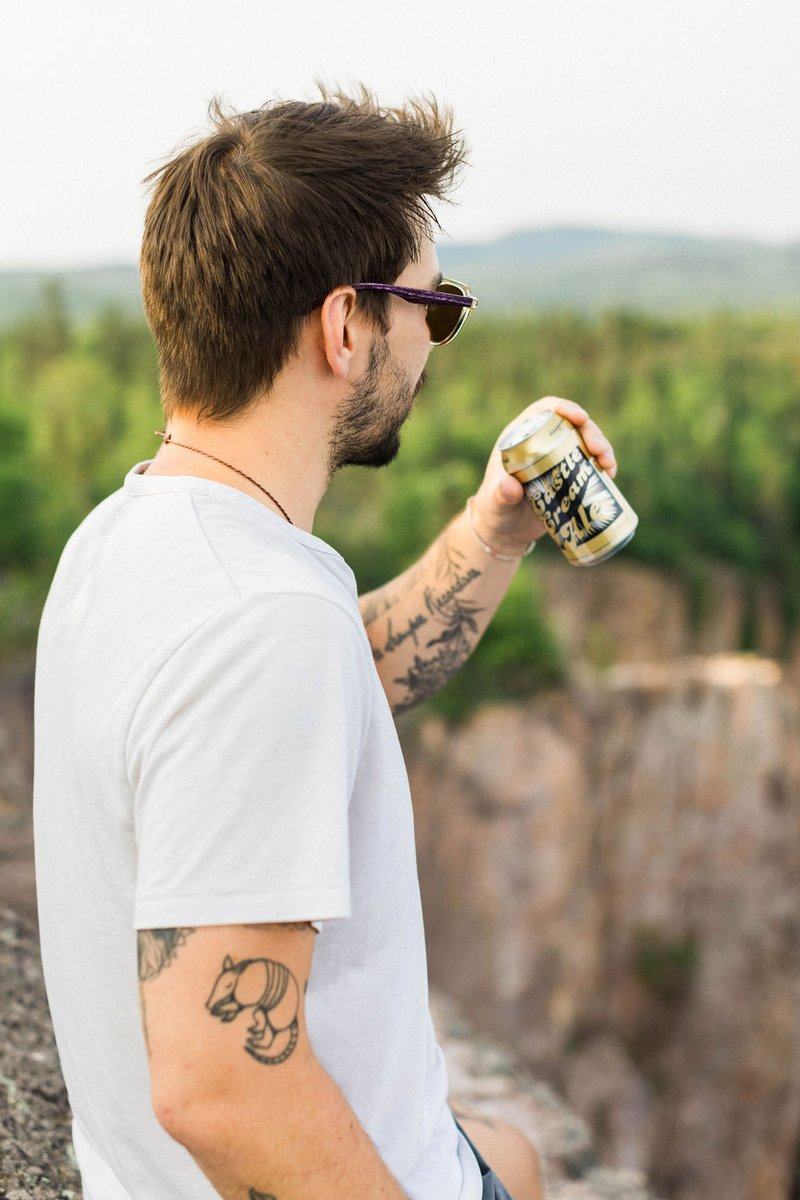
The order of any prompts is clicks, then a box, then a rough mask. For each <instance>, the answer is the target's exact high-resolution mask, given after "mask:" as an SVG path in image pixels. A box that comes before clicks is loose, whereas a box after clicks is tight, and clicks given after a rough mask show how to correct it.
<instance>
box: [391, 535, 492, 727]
mask: <svg viewBox="0 0 800 1200" xmlns="http://www.w3.org/2000/svg"><path fill="white" fill-rule="evenodd" d="M462 558H463V556H462V555H461V554H460V553H459V551H457V550H454V549H452V548H451V547H449V546H448V545H447V544H445V545H444V547H443V549H442V553H441V556H440V559H439V562H438V564H437V567H438V569H437V575H438V577H439V579H440V580H441V581H442V583H443V584H444V585H445V586H444V587H426V588H425V591H424V593H423V595H424V599H425V607H426V609H427V616H426V615H425V614H420V615H419V617H417V618H414V620H412V621H410V622H409V626H408V629H409V630H412V629H413V631H414V641H415V643H416V644H418V643H417V638H416V628H419V625H421V624H427V623H428V621H429V620H431V621H433V622H434V623H435V624H437V625H438V626H439V627H440V630H441V632H440V633H439V634H438V636H437V637H432V638H429V639H428V640H427V641H426V643H425V648H426V649H428V650H429V649H431V647H438V649H437V650H436V651H435V653H433V654H429V655H427V656H426V655H424V654H415V655H414V662H413V664H412V665H411V667H410V668H409V669H408V672H407V673H406V674H405V675H400V676H398V677H397V678H395V679H394V681H393V682H394V683H399V684H401V685H402V686H403V687H405V688H406V693H407V694H406V695H405V696H404V697H402V698H401V699H400V700H399V701H398V702H397V703H395V704H394V705H393V711H394V713H395V715H397V714H399V713H402V712H406V710H407V709H409V708H413V707H414V705H415V704H419V703H420V702H421V701H422V700H426V699H427V698H428V697H429V696H432V695H434V693H435V692H438V691H439V689H440V688H441V687H442V686H443V685H444V684H445V683H447V681H448V679H450V678H451V677H452V676H453V675H455V673H456V672H457V671H458V669H459V667H460V666H461V665H462V663H464V662H465V661H466V659H467V658H469V656H470V654H471V653H472V649H473V647H474V645H475V642H476V641H477V640H478V637H479V636H480V630H479V628H478V622H477V621H476V620H475V617H476V615H477V614H478V613H480V612H481V611H482V609H481V608H479V607H478V606H477V605H475V604H470V603H468V602H467V601H465V600H462V599H461V598H460V596H461V592H463V591H464V589H465V588H467V587H469V585H470V584H471V583H472V581H473V580H474V579H478V578H479V577H480V575H481V572H480V571H478V570H477V569H476V568H475V567H465V566H464V565H463V562H462V561H460V560H461V559H462ZM414 621H417V622H418V624H417V626H416V628H414ZM470 634H471V635H473V640H470V637H469V635H470ZM406 636H409V634H406Z"/></svg>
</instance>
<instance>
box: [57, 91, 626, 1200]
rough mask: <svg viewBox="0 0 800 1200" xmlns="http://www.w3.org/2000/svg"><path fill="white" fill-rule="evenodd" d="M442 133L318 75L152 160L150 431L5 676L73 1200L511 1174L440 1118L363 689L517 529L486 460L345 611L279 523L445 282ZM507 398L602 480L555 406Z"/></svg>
mask: <svg viewBox="0 0 800 1200" xmlns="http://www.w3.org/2000/svg"><path fill="white" fill-rule="evenodd" d="M463 157H464V149H463V145H462V143H461V141H460V139H459V137H458V136H457V135H456V134H455V133H454V132H453V128H452V119H451V117H450V115H449V114H448V113H442V112H441V111H439V110H438V109H437V107H436V105H435V104H434V103H433V102H430V103H413V104H410V105H408V106H406V107H405V108H403V109H400V110H392V111H386V110H382V109H380V108H379V107H378V106H377V105H376V103H375V102H374V101H373V100H372V99H371V97H369V96H368V95H367V94H365V93H363V94H361V95H360V96H359V97H357V98H356V99H350V98H348V97H346V96H342V95H338V94H336V95H324V96H323V100H322V102H321V103H318V104H301V103H293V102H288V103H280V104H274V105H271V106H267V107H265V108H264V109H263V110H258V111H256V112H251V113H245V114H241V115H234V116H226V115H225V114H223V113H222V112H221V111H220V110H219V109H215V110H214V129H213V131H212V133H211V134H210V135H209V136H208V137H206V138H204V139H202V140H201V141H199V142H198V143H197V144H195V145H193V146H190V147H189V148H188V149H185V150H183V151H182V152H181V153H180V154H178V155H177V156H176V157H175V158H173V159H172V160H171V161H170V162H169V163H167V165H166V166H165V167H164V168H162V170H161V171H159V172H157V173H156V177H155V188H154V195H153V198H152V201H151V204H150V207H149V209H148V213H147V218H146V224H145V233H144V241H143V248H142V260H141V267H142V282H143V294H144V299H145V306H146V311H147V315H148V320H149V322H150V325H151V328H152V330H153V334H154V336H155V339H156V342H157V345H158V349H159V356H160V366H161V384H162V399H163V404H164V409H165V413H166V418H167V428H166V431H165V432H164V441H163V444H162V445H161V447H160V448H159V450H158V453H157V454H156V455H155V457H154V458H153V459H152V461H149V462H146V463H140V464H139V465H138V466H137V467H135V468H133V469H132V470H131V472H130V473H129V474H128V476H127V477H126V479H125V483H124V487H123V488H122V489H121V490H120V491H119V492H117V493H115V494H114V495H113V496H111V497H109V498H108V499H107V500H106V501H105V502H104V503H103V504H101V505H100V506H99V507H98V508H97V509H95V511H94V512H93V513H91V514H90V515H89V517H88V518H87V519H86V521H85V522H84V523H83V524H82V526H81V527H80V529H79V530H78V531H77V532H76V534H75V535H73V538H72V539H71V541H70V543H69V545H68V547H67V549H66V550H65V552H64V555H63V557H62V560H61V563H60V565H59V568H58V572H57V574H56V577H55V580H54V582H53V586H52V589H51V593H50V596H49V598H48V603H47V607H46V611H45V614H44V616H43V620H42V627H41V634H40V644H39V657H38V662H37V701H36V704H37V709H36V722H37V724H36V739H37V741H36V745H37V761H36V785H35V809H34V821H35V837H36V856H37V881H38V894H39V909H40V924H41V942H42V955H43V962H44V967H45V979H46V983H47V989H48V998H49V1002H50V1008H51V1012H52V1016H53V1022H54V1027H55V1032H56V1038H57V1042H58V1047H59V1053H60V1057H61V1063H62V1067H63V1072H64V1077H65V1080H66V1083H67V1087H68V1091H69V1098H70V1103H71V1107H72V1112H73V1117H74V1122H73V1140H74V1145H75V1150H76V1154H77V1158H78V1162H79V1165H80V1168H81V1172H82V1176H83V1184H84V1195H85V1196H86V1198H87V1200H190V1198H191V1200H203V1198H206V1197H208V1198H209V1200H210V1198H211V1197H215V1196H222V1197H224V1198H225V1200H245V1198H249V1200H254V1198H255V1200H258V1198H261V1200H263V1198H265V1197H272V1198H273V1200H332V1198H333V1197H337V1198H340V1197H344V1196H347V1197H364V1198H367V1197H375V1198H377V1197H384V1198H385V1200H399V1198H400V1197H410V1198H411V1200H478V1198H479V1197H482V1196H484V1197H485V1196H498V1197H507V1196H508V1195H509V1194H511V1195H513V1196H514V1198H515V1200H533V1198H534V1197H536V1196H538V1195H539V1194H540V1191H539V1182H538V1174H537V1162H536V1156H535V1153H534V1151H533V1149H532V1147H531V1146H530V1144H529V1143H528V1142H527V1141H526V1139H524V1138H523V1137H522V1135H521V1134H520V1133H519V1132H518V1131H515V1130H513V1129H512V1128H511V1127H510V1126H505V1125H502V1124H501V1123H495V1124H494V1125H493V1126H492V1125H491V1124H486V1123H484V1122H482V1121H481V1119H480V1114H468V1113H464V1114H461V1120H460V1125H457V1124H456V1121H455V1119H454V1115H453V1113H452V1112H451V1110H450V1109H449V1107H448V1104H447V1075H446V1069H445V1065H444V1061H443V1058H442V1054H441V1051H440V1049H439V1047H438V1046H437V1044H436V1040H435V1036H434V1032H433V1028H432V1025H431V1020H430V1013H429V1008H428V989H427V968H426V960H425V945H424V934H423V925H422V915H421V911H420V902H419V886H418V881H417V871H416V858H415V850H414V840H413V817H412V809H411V803H410V797H409V793H408V784H407V779H406V774H405V769H404V765H403V761H402V755H401V752H400V749H399V745H398V742H397V736H396V733H395V729H394V724H393V721H392V715H391V709H394V711H396V712H399V711H402V710H404V709H406V708H409V707H410V706H411V705H413V704H415V703H417V702H418V701H420V700H422V699H424V698H425V697H426V696H428V695H430V694H432V692H434V691H435V690H436V689H437V688H439V687H440V686H442V684H444V683H445V682H446V680H447V679H448V678H449V677H450V676H451V675H452V674H453V673H454V672H455V671H456V670H457V669H458V667H459V666H460V664H461V662H463V660H464V659H465V658H466V656H467V655H468V654H469V653H470V652H471V650H472V649H473V648H474V646H475V643H476V642H477V640H478V638H479V637H480V634H481V632H482V631H483V629H484V628H485V627H486V625H487V623H488V621H489V619H490V617H491V615H492V613H493V612H494V610H495V608H496V607H497V605H498V603H499V601H500V599H501V598H502V596H503V594H504V592H505V590H506V588H507V586H508V584H509V581H510V579H511V577H512V576H513V573H514V571H515V569H516V567H517V565H518V563H519V560H520V557H521V555H522V552H523V549H524V547H526V545H527V543H529V542H530V541H531V540H532V539H535V538H537V537H539V536H540V535H541V533H542V532H543V531H542V528H541V526H540V525H539V524H538V522H537V521H536V520H535V519H534V517H533V516H532V513H531V511H530V509H529V508H528V506H527V505H526V504H525V503H523V502H522V492H521V488H520V486H519V485H518V484H517V482H516V481H515V480H514V479H512V478H510V477H508V476H506V475H505V472H504V471H503V469H502V466H501V464H500V461H499V455H498V452H497V450H496V449H495V450H493V451H492V454H491V457H490V460H489V463H488V466H487V469H486V475H485V477H484V480H483V482H482V484H481V487H480V488H479V490H478V492H477V494H476V495H475V497H474V498H473V500H472V503H471V508H470V510H469V512H468V513H467V512H466V511H465V512H464V513H462V514H461V515H459V516H458V517H456V518H455V519H454V520H453V521H452V523H451V524H450V525H449V526H448V528H447V529H446V530H445V531H444V533H443V534H442V535H441V537H440V538H439V539H438V540H437V542H436V543H435V544H434V545H433V546H432V547H431V548H430V549H429V550H428V551H427V553H426V554H425V555H424V556H423V557H422V559H421V560H420V561H419V563H417V564H416V565H415V566H413V567H411V568H410V569H409V570H408V571H406V572H405V574H404V575H402V576H400V578H398V579H397V580H395V581H394V582H393V583H391V584H389V585H388V586H387V587H386V588H382V589H379V590H378V591H377V592H373V593H371V594H370V595H369V596H367V597H365V598H363V599H362V601H361V609H360V613H359V607H358V600H357V596H356V592H355V582H354V579H353V577H352V574H351V572H350V571H349V568H348V567H347V566H346V565H345V563H344V562H343V560H342V559H341V558H340V557H339V555H338V554H337V553H336V551H334V550H333V549H332V548H331V547H330V546H327V545H326V544H325V543H323V542H321V541H320V540H319V539H318V538H316V537H315V536H314V535H313V534H312V532H311V530H312V525H313V519H314V513H315V510H316V508H317V505H318V504H319V501H320V499H321V497H322V495H323V493H324V491H325V489H326V486H327V484H328V482H329V479H330V477H331V474H332V473H333V472H334V471H335V470H336V469H337V468H339V467H341V466H343V465H346V464H348V463H351V464H363V465H374V466H377V465H381V464H383V463H386V462H388V461H389V460H390V459H391V458H392V457H393V456H394V454H395V453H396V451H397V449H398V445H399V429H400V427H401V425H402V423H403V421H404V420H405V419H406V417H407V416H408V414H409V412H410V410H411V407H412V404H413V400H414V397H415V395H416V393H417V392H418V390H419V388H420V386H421V383H422V379H423V373H424V367H425V363H426V360H427V357H428V354H429V353H430V350H431V343H432V340H433V341H434V342H436V343H443V342H444V341H445V340H448V339H449V338H450V337H451V336H452V335H453V333H454V332H455V331H456V325H457V323H458V321H459V318H460V316H461V314H463V313H466V311H467V310H468V308H469V307H470V306H471V304H472V301H471V300H470V298H469V296H468V295H467V294H466V293H465V292H464V290H463V289H460V288H459V287H457V286H455V285H454V286H450V285H447V284H445V283H443V282H442V280H441V274H440V271H439V267H438V263H437V258H436V252H435V248H434V245H433V242H432V240H431V233H432V227H433V224H434V221H433V218H432V214H431V209H430V207H429V205H430V200H431V198H442V197H444V196H445V195H446V194H447V192H448V190H449V188H450V187H451V185H452V181H453V177H454V174H455V172H456V170H457V168H458V166H459V165H460V163H461V162H462V160H463ZM368 284H369V285H375V284H377V285H378V286H377V287H375V286H370V287H367V286H366V285H368ZM386 285H389V290H388V291H387V290H385V289H386ZM440 285H441V288H442V292H441V294H440V295H438V296H433V297H431V296H426V293H429V292H432V291H436V289H437V288H439V287H440ZM453 313H455V317H454V316H453ZM542 403H547V404H550V405H553V404H555V406H556V407H557V408H558V409H559V410H560V411H561V412H563V413H564V414H565V415H566V416H567V417H569V418H570V419H572V420H573V421H575V422H576V423H577V424H578V425H580V426H581V429H582V432H583V435H584V437H585V439H586V441H587V443H588V446H589V448H590V450H591V451H592V452H593V453H594V454H596V455H597V456H598V458H599V460H600V463H601V465H603V466H605V467H607V468H609V469H610V470H611V471H612V472H613V471H614V469H615V464H614V459H613V453H612V451H611V447H610V446H609V444H608V443H607V441H606V440H605V439H604V438H603V436H602V434H601V433H600V431H599V430H598V429H597V427H596V426H595V425H594V424H593V423H592V422H591V421H589V419H588V417H587V415H586V413H585V412H584V411H583V410H582V409H580V408H579V407H578V406H577V405H575V404H572V403H570V402H568V401H561V400H558V401H556V400H552V399H551V400H549V401H546V402H539V404H542ZM533 407H536V406H535V405H534V406H533ZM76 419H80V418H79V415H77V414H76ZM360 614H361V615H360ZM134 930H136V937H135V938H134ZM137 971H138V990H137V974H136V973H137ZM487 1159H488V1161H490V1162H491V1167H493V1168H494V1171H493V1170H492V1169H491V1168H490V1167H489V1166H488V1165H487ZM495 1171H496V1174H495ZM501 1180H502V1183H501V1182H500V1181H501ZM506 1189H508V1190H506Z"/></svg>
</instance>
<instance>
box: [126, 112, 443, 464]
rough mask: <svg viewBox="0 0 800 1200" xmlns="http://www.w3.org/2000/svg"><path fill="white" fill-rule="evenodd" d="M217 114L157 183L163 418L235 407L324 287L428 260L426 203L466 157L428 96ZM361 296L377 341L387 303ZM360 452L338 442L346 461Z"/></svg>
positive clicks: (155, 310) (153, 290)
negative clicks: (399, 102)
mask: <svg viewBox="0 0 800 1200" xmlns="http://www.w3.org/2000/svg"><path fill="white" fill-rule="evenodd" d="M212 119H213V123H214V130H213V132H212V133H211V134H210V135H209V136H207V137H205V138H203V139H202V140H201V141H199V142H196V143H195V144H194V145H192V146H190V147H188V148H187V149H185V150H183V151H182V152H181V153H179V154H178V155H176V156H175V157H174V158H173V159H172V160H171V161H170V162H168V163H167V164H166V165H165V166H164V167H162V168H160V170H158V171H156V172H155V173H154V175H153V176H151V177H150V178H151V179H152V180H153V181H154V192H153V197H152V200H151V202H150V206H149V208H148V211H147V217H146V221H145V232H144V239H143V243H142V255H141V273H142V291H143V296H144V303H145V310H146V313H147V317H148V321H149V323H150V327H151V329H152V331H153V335H154V337H155V340H156V343H157V345H158V350H159V360H160V365H161V381H162V399H163V402H164V407H165V410H166V412H167V415H168V416H172V415H176V414H178V413H181V412H186V413H191V414H193V415H194V416H196V417H202V418H212V419H220V418H224V417H232V416H234V415H236V414H237V413H239V412H242V411H244V410H245V409H246V408H247V407H248V405H249V404H250V403H251V401H253V400H254V399H255V398H256V397H257V396H259V395H262V394H263V393H265V392H267V391H268V390H269V389H270V387H271V386H272V384H273V383H274V381H275V379H276V377H277V375H278V374H279V372H280V371H281V369H282V368H283V367H284V366H285V364H286V363H287V361H288V360H289V359H290V358H291V357H292V355H293V354H295V353H296V351H297V348H298V345H299V341H300V335H301V332H302V330H303V326H304V324H305V322H306V321H307V320H308V317H309V313H310V312H311V311H312V310H313V308H314V306H315V305H316V304H318V303H319V302H321V300H322V299H323V298H324V297H325V296H327V295H328V293H329V292H330V291H331V290H332V289H334V288H336V287H338V286H340V285H345V284H353V283H359V282H364V281H372V282H385V283H393V282H395V280H397V279H398V278H399V277H401V276H402V275H403V273H404V272H405V271H406V270H407V268H408V266H409V264H410V263H412V262H413V261H415V260H420V259H421V258H424V254H425V250H424V247H425V246H426V243H427V242H428V238H429V236H430V234H431V232H432V229H433V228H434V226H435V225H436V218H435V216H434V213H433V210H432V207H431V200H432V199H442V198H445V197H446V196H447V194H448V192H449V191H450V189H451V187H452V184H453V181H454V177H455V174H456V172H457V170H458V168H459V166H460V165H461V164H462V163H463V161H464V156H465V147H464V144H463V141H462V140H461V138H460V136H459V135H458V134H457V133H455V132H454V130H453V121H452V114H451V113H450V112H449V111H446V110H444V111H443V110H440V109H439V107H438V106H437V105H436V103H435V101H433V100H428V101H413V102H410V103H408V104H407V105H405V106H404V107H403V108H397V109H384V108H381V107H379V106H378V104H377V102H376V101H375V100H374V98H373V97H372V96H370V95H369V94H368V93H367V92H365V91H362V92H361V93H360V94H359V95H358V96H357V97H355V98H351V97H348V96H345V95H342V94H341V93H327V92H323V97H322V100H321V101H320V102H319V103H314V104H306V103H301V102H295V101H287V102H276V103H273V104H270V105H267V106H265V107H264V108H262V109H258V110H256V111H254V112H248V113H242V114H225V113H223V111H222V110H221V108H220V106H219V105H218V104H214V105H213V106H212ZM425 286H430V283H426V285H425ZM356 300H357V305H358V307H359V310H361V311H362V312H363V313H364V315H365V316H366V317H367V318H368V319H369V320H370V321H371V322H372V323H373V324H374V325H375V327H376V329H377V330H379V331H380V332H381V333H386V332H387V330H388V328H389V319H388V313H389V304H390V301H389V300H388V299H387V297H385V296H384V295H382V294H381V293H380V292H359V293H358V294H357V298H356ZM392 311H394V310H392ZM387 352H388V351H386V350H385V349H384V350H380V349H378V350H376V356H377V358H376V361H375V364H374V366H375V373H376V377H377V376H378V375H381V374H383V375H384V376H385V374H386V372H387V371H392V370H393V369H395V368H393V367H392V364H391V359H388V360H387V359H386V357H385V355H386V353H387ZM400 382H401V383H402V387H403V389H406V385H407V384H408V381H407V380H406V379H405V378H404V379H403V380H402V381H400ZM417 386H418V378H417V379H415V380H412V381H411V382H410V387H411V397H412V398H413V393H414V390H415V389H416V388H417ZM353 399H354V402H356V401H358V400H359V397H358V396H355V397H354V398H353ZM406 400H408V401H409V407H410V398H409V397H408V395H407V394H406V391H405V390H404V392H403V397H401V399H400V401H399V402H400V403H404V402H405V401H406ZM361 403H362V404H363V403H364V397H361ZM333 452H334V448H332V453H333ZM357 454H358V450H357V448H356V447H353V448H352V449H347V448H346V447H345V446H343V445H341V444H340V452H339V455H338V457H339V460H340V462H344V461H356V456H357Z"/></svg>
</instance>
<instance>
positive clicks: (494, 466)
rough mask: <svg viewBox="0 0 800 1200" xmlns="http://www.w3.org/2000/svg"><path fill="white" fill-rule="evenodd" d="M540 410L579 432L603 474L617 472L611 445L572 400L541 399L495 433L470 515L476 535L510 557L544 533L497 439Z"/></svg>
mask: <svg viewBox="0 0 800 1200" xmlns="http://www.w3.org/2000/svg"><path fill="white" fill-rule="evenodd" d="M542 409H552V410H553V412H556V413H558V414H559V415H560V416H562V417H566V419H567V420H568V421H571V422H572V424H573V425H574V426H575V427H576V428H577V430H578V432H579V433H580V435H581V438H582V439H583V442H584V444H585V446H586V449H587V450H588V451H589V453H590V454H591V455H592V456H593V457H594V458H596V459H597V462H598V465H599V466H600V467H601V468H602V470H604V471H607V472H608V474H609V476H610V477H611V478H612V479H613V478H614V476H615V475H616V473H617V460H616V458H615V457H614V450H613V447H612V445H611V443H610V442H609V440H608V438H607V437H605V435H604V434H603V432H602V430H601V429H600V427H599V426H598V425H597V424H596V423H595V422H594V421H593V420H592V419H591V418H590V416H589V414H588V413H587V412H586V410H585V409H584V408H581V406H580V405H579V404H575V402H574V401H572V400H563V399H561V397H559V396H544V397H543V398H542V399H541V400H535V401H534V403H533V404H529V405H528V407H527V408H526V409H524V410H523V412H521V413H520V414H519V416H517V417H515V418H514V420H513V421H512V422H510V423H509V424H508V425H506V427H505V429H503V430H502V431H501V433H500V434H499V436H498V438H497V441H496V442H495V444H494V447H493V449H492V452H491V455H490V457H489V462H488V464H487V466H486V472H485V474H484V476H483V481H482V483H481V485H480V487H479V488H478V491H477V492H476V493H475V499H474V501H473V504H472V515H473V519H474V520H475V523H476V526H477V530H478V532H479V534H480V536H481V537H482V538H483V539H484V541H486V542H488V543H489V545H490V546H492V547H494V549H495V550H498V551H500V552H501V553H509V554H514V553H516V552H517V551H519V550H521V549H522V548H523V546H526V545H527V544H528V542H531V541H533V540H534V539H537V538H540V537H541V536H542V534H543V533H545V532H546V531H545V527H544V525H543V524H542V522H541V521H540V520H539V518H538V517H537V516H536V514H535V513H534V511H533V509H532V508H531V506H530V504H528V502H527V501H526V500H525V498H524V497H525V493H524V491H523V490H522V484H521V483H520V482H519V480H518V479H515V478H514V476H513V475H509V474H508V472H507V471H506V469H505V467H504V466H503V460H502V457H501V454H500V451H499V449H498V444H499V442H500V439H501V438H502V437H503V435H504V434H505V433H506V431H507V430H508V429H510V428H511V426H512V425H514V424H516V423H517V421H519V420H521V419H522V418H523V417H527V416H530V414H531V413H535V412H541V411H542Z"/></svg>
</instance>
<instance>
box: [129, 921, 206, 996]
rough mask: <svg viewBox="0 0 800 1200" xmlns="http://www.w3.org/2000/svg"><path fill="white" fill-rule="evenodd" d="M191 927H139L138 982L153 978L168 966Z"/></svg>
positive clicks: (137, 941) (191, 931)
mask: <svg viewBox="0 0 800 1200" xmlns="http://www.w3.org/2000/svg"><path fill="white" fill-rule="evenodd" d="M191 933H194V930H193V929H140V930H139V932H138V935H137V938H136V946H137V951H138V957H139V982H140V983H145V982H146V981H147V980H148V979H155V977H156V975H159V974H160V973H161V972H162V971H163V970H164V968H165V967H168V966H169V965H170V963H171V962H172V961H173V960H174V958H175V955H176V954H177V951H178V947H179V946H182V945H183V944H184V942H185V941H186V939H187V938H188V937H189V934H191Z"/></svg>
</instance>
